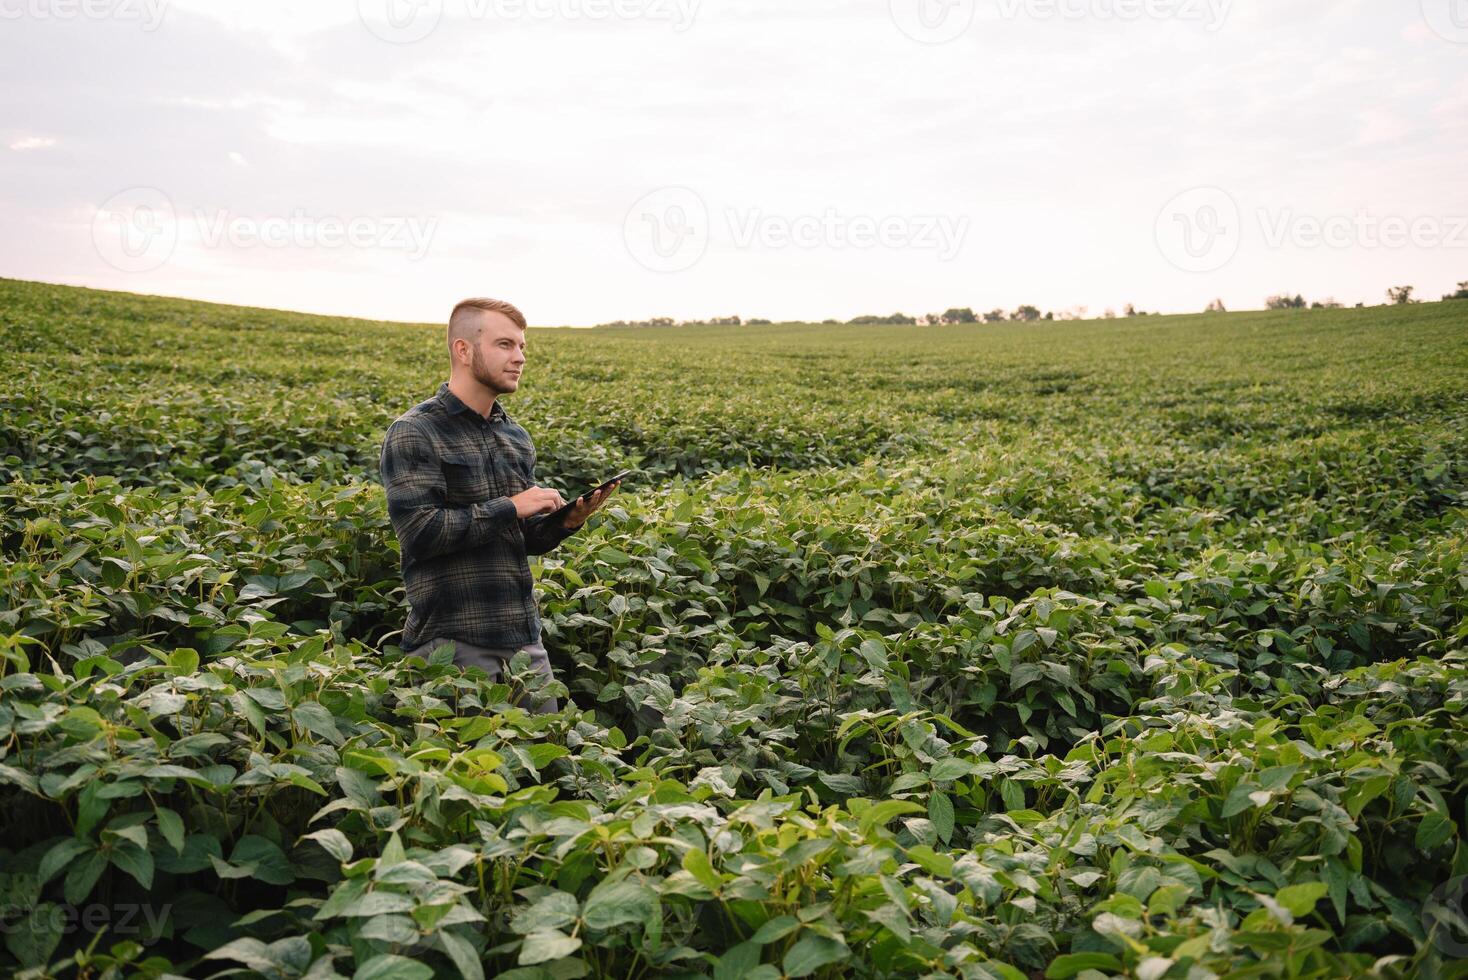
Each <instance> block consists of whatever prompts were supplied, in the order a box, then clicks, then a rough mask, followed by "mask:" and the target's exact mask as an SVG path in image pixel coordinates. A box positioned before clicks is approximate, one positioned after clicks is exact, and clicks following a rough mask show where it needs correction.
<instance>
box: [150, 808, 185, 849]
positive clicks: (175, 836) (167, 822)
mask: <svg viewBox="0 0 1468 980" xmlns="http://www.w3.org/2000/svg"><path fill="white" fill-rule="evenodd" d="M153 812H154V815H155V816H156V817H157V820H158V832H159V833H160V834H162V835H163V839H164V840H166V841H167V842H168V844H169V846H170V847H172V848H173V853H175V854H182V853H183V849H184V825H183V818H182V817H180V816H179V815H178V814H177V813H175V812H174V811H173V810H171V809H169V808H168V807H166V806H157V807H154V809H153Z"/></svg>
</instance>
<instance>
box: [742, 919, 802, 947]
mask: <svg viewBox="0 0 1468 980" xmlns="http://www.w3.org/2000/svg"><path fill="white" fill-rule="evenodd" d="M798 928H800V920H799V919H797V918H795V916H793V915H777V916H775V917H774V918H773V919H769V920H767V921H766V922H765V923H764V925H762V926H760V927H759V928H758V929H756V930H755V931H754V935H753V936H750V937H749V941H750V942H752V943H754V944H755V945H756V946H765V945H768V944H769V943H772V942H775V941H776V940H779V939H784V938H785V937H786V936H788V935H790V934H791V933H792V932H794V931H795V930H796V929H798Z"/></svg>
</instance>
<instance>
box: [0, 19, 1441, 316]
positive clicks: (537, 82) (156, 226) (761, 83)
mask: <svg viewBox="0 0 1468 980" xmlns="http://www.w3.org/2000/svg"><path fill="white" fill-rule="evenodd" d="M1465 174H1468V0H309V2H304V0H303V2H296V3H286V2H279V0H171V2H170V0H0V224H3V228H4V233H3V235H0V277H7V278H16V279H35V280H43V281H48V282H57V283H67V284H76V285H86V286H93V287H98V288H105V289H122V290H127V291H131V292H141V293H155V294H162V295H170V296H185V297H193V298H199V299H207V300H215V301H220V302H227V303H239V304H245V305H251V306H266V307H276V308H284V309H294V310H302V311H308V312H317V313H330V314H342V315H351V316H363V317H370V318H374V319H390V320H409V321H418V322H438V321H442V320H443V319H445V317H446V315H447V311H448V310H449V309H450V308H451V307H452V305H453V304H454V303H455V302H456V301H457V300H459V299H461V298H464V297H466V296H494V297H498V298H503V299H508V300H510V301H512V302H514V303H516V304H517V305H519V306H520V307H521V309H523V310H524V311H525V313H526V314H527V316H528V317H529V319H530V321H531V323H533V324H537V325H590V324H596V323H601V322H607V321H612V320H618V319H629V320H635V319H645V318H648V317H654V316H668V317H673V318H676V319H700V318H707V317H715V316H729V315H739V316H743V317H745V318H751V317H763V318H768V319H773V320H793V319H815V320H819V319H825V318H828V317H835V318H840V319H847V318H850V317H853V316H857V315H860V314H871V313H877V314H886V313H891V312H895V311H902V312H905V313H908V314H922V313H926V312H936V311H942V310H944V309H947V308H949V307H954V306H959V307H962V306H968V307H972V308H974V309H975V310H979V311H985V310H990V309H994V308H1003V309H1013V308H1015V307H1016V306H1018V305H1020V304H1033V305H1035V306H1038V307H1040V308H1041V309H1044V310H1052V311H1055V312H1056V313H1057V314H1061V313H1066V314H1068V315H1088V316H1099V315H1101V314H1102V313H1103V312H1104V311H1105V310H1107V309H1114V310H1117V311H1118V312H1120V311H1121V310H1122V309H1123V308H1124V306H1125V305H1126V304H1128V303H1133V304H1135V305H1136V307H1137V308H1138V309H1140V310H1148V311H1158V312H1164V313H1171V312H1191V311H1200V310H1202V309H1203V308H1204V306H1205V305H1206V304H1208V303H1209V302H1210V301H1211V300H1213V299H1215V298H1218V299H1221V300H1222V301H1223V302H1224V304H1225V305H1226V306H1227V308H1229V309H1257V308H1260V307H1261V306H1262V305H1263V303H1264V300H1265V297H1267V296H1270V295H1273V294H1277V293H1290V294H1295V293H1298V294H1302V295H1304V296H1305V297H1306V299H1307V300H1325V299H1327V298H1334V299H1335V300H1337V301H1339V302H1343V303H1345V304H1347V305H1354V304H1355V303H1358V302H1364V303H1366V304H1367V305H1374V304H1377V303H1381V302H1383V301H1384V300H1385V291H1386V289H1387V288H1388V287H1390V286H1397V285H1413V286H1415V287H1416V290H1417V295H1418V296H1419V297H1422V298H1426V299H1430V300H1435V299H1437V298H1438V297H1439V296H1441V295H1443V294H1444V293H1447V292H1451V291H1453V289H1454V288H1456V285H1455V284H1456V283H1458V282H1460V281H1464V280H1468V180H1465V179H1464V178H1465Z"/></svg>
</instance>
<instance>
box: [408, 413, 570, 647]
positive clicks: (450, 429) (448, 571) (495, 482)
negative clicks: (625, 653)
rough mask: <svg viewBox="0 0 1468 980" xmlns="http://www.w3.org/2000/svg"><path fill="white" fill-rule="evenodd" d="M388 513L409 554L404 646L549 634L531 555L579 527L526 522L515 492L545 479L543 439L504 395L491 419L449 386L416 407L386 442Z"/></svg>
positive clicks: (522, 639) (500, 641)
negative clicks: (540, 472) (538, 468)
mask: <svg viewBox="0 0 1468 980" xmlns="http://www.w3.org/2000/svg"><path fill="white" fill-rule="evenodd" d="M382 483H383V486H384V487H386V488H387V513H388V517H389V518H391V520H392V526H393V531H394V532H396V534H397V537H398V544H399V545H400V547H401V550H402V557H403V581H404V583H405V585H406V586H407V593H408V607H409V610H408V622H407V625H406V626H405V627H404V629H403V649H405V650H407V649H412V648H413V647H415V646H419V645H421V644H423V643H426V642H428V641H429V640H432V639H434V638H436V637H447V638H449V639H454V640H463V641H464V642H465V643H472V644H474V645H475V646H482V647H494V648H514V647H521V646H525V645H526V644H528V643H534V642H535V641H536V640H537V639H539V638H540V613H539V612H538V610H537V609H536V607H535V591H534V588H535V580H534V578H533V577H532V576H531V573H530V563H529V561H528V559H527V556H528V555H543V554H545V553H546V552H548V551H550V550H551V549H552V548H554V547H556V545H558V544H560V543H561V542H562V541H564V540H565V539H566V538H567V537H569V536H570V535H571V534H573V533H575V531H574V530H570V529H567V528H564V527H560V526H550V525H548V524H547V523H546V518H547V517H548V516H549V515H546V514H537V515H536V516H534V517H529V518H526V519H524V520H521V519H520V518H518V517H517V516H516V513H515V504H514V502H512V501H511V500H510V497H512V496H514V495H515V494H517V493H520V492H522V491H524V490H527V489H529V488H530V487H532V486H535V446H534V444H533V443H531V441H530V434H529V433H528V432H526V431H525V430H524V429H522V428H521V427H520V426H518V425H516V424H515V423H514V421H513V420H511V419H510V417H509V416H508V415H506V414H505V410H504V409H503V408H501V407H500V404H499V402H498V401H496V402H495V403H494V408H493V409H492V410H491V411H490V413H489V418H488V419H486V418H484V417H483V416H481V415H480V414H479V413H478V412H476V411H474V410H473V409H471V408H469V406H468V405H465V404H464V403H463V402H462V401H460V400H459V399H458V397H457V396H455V395H454V394H453V393H452V392H450V391H449V386H448V385H447V384H443V385H440V386H439V389H438V394H436V395H434V396H433V397H432V398H430V399H428V400H427V401H425V402H423V403H422V404H419V405H415V406H414V407H413V408H411V409H409V410H408V411H407V412H406V413H404V414H403V416H402V417H401V418H399V419H398V420H397V421H396V422H394V423H393V424H392V425H391V426H389V427H388V430H387V436H386V438H385V439H384V440H383V443H382Z"/></svg>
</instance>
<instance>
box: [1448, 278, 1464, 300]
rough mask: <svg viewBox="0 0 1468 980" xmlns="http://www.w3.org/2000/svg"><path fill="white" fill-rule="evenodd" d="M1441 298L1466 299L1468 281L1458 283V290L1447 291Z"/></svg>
mask: <svg viewBox="0 0 1468 980" xmlns="http://www.w3.org/2000/svg"><path fill="white" fill-rule="evenodd" d="M1443 299H1444V300H1450V299H1468V282H1460V283H1458V291H1457V292H1456V293H1449V294H1448V295H1446V296H1444V297H1443Z"/></svg>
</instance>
